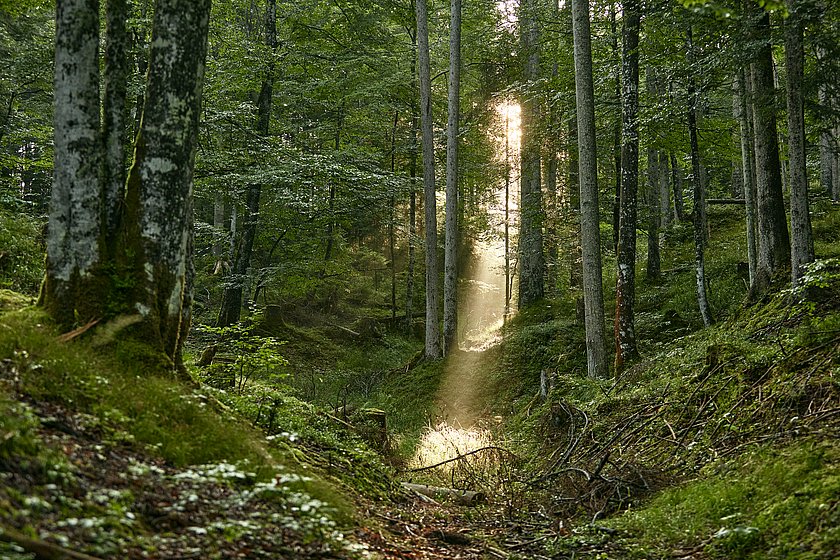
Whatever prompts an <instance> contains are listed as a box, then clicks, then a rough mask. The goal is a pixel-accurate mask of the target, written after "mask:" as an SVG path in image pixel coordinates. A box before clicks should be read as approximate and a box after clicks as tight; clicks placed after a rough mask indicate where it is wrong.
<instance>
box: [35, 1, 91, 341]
mask: <svg viewBox="0 0 840 560" xmlns="http://www.w3.org/2000/svg"><path fill="white" fill-rule="evenodd" d="M55 21H56V30H55V90H54V91H55V93H54V99H55V113H54V124H55V156H54V158H55V159H54V161H55V164H54V167H53V186H52V196H51V199H50V211H49V213H50V218H49V229H48V232H47V263H46V278H45V280H44V285H43V287H42V292H41V303H42V304H43V305H44V307H45V309H46V310H47V311H48V312H49V313H50V314H51V315H52V317H53V318H54V319H55V320H56V322H57V323H58V324H59V325H60V326H61V327H63V328H68V327H70V326H72V325H73V324H74V323H75V322H76V321H77V320H79V321H82V322H87V321H89V320H90V319H93V318H96V317H101V313H102V306H101V305H100V303H102V302H101V301H100V297H99V291H100V290H101V288H102V286H100V285H99V284H98V280H99V278H98V275H97V274H96V267H97V266H98V265H99V264H100V259H101V251H102V245H101V243H100V242H101V237H100V233H101V230H102V216H101V213H100V212H101V208H102V202H101V196H100V195H101V190H100V184H101V183H100V175H99V174H100V169H101V168H100V165H101V161H102V156H101V151H100V132H99V2H98V0H59V1H58V2H57V4H56V19H55Z"/></svg>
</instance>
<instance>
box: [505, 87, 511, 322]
mask: <svg viewBox="0 0 840 560" xmlns="http://www.w3.org/2000/svg"><path fill="white" fill-rule="evenodd" d="M510 167H511V166H510V103H506V106H505V320H507V317H508V315H510V298H511V271H510Z"/></svg>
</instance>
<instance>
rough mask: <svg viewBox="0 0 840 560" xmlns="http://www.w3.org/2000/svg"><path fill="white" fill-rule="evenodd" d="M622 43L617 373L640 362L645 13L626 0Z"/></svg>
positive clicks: (616, 311)
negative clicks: (637, 315)
mask: <svg viewBox="0 0 840 560" xmlns="http://www.w3.org/2000/svg"><path fill="white" fill-rule="evenodd" d="M622 26H623V33H622V35H623V41H622V58H621V61H622V62H621V67H622V78H623V80H622V95H621V109H622V123H623V124H622V130H623V133H622V135H621V138H622V143H621V204H620V207H621V215H620V219H619V235H618V254H617V255H616V256H617V259H618V271H617V280H616V292H615V371H616V374H618V373H621V371H622V370H623V369H624V367H625V366H626V364H627V363H629V362H631V361H633V360H635V359H636V358H638V355H639V351H638V349H637V347H636V329H635V325H634V311H633V305H634V303H635V299H636V225H637V201H636V195H637V191H638V187H639V124H638V115H639V30H640V27H641V9H640V6H639V3H638V2H637V1H636V0H625V2H624V15H623V23H622Z"/></svg>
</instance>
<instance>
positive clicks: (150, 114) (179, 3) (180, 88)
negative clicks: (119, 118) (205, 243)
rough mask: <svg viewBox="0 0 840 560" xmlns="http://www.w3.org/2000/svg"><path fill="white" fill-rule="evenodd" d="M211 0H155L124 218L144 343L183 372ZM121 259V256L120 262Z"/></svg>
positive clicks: (127, 255) (134, 300)
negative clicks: (195, 167)
mask: <svg viewBox="0 0 840 560" xmlns="http://www.w3.org/2000/svg"><path fill="white" fill-rule="evenodd" d="M209 17H210V0H158V2H157V7H156V9H155V19H154V27H153V37H152V42H151V47H150V49H151V50H150V53H149V77H148V87H147V89H146V97H145V106H144V109H143V121H142V126H141V129H140V133H139V134H138V137H137V141H136V144H135V150H134V165H133V166H132V168H131V171H130V172H129V179H128V183H127V189H126V207H125V208H126V214H125V217H124V219H123V222H122V228H121V236H122V240H123V241H122V242H121V244H120V249H121V250H122V252H123V253H122V257H121V258H122V259H124V261H123V263H122V266H120V267H119V268H122V267H126V268H129V269H130V270H131V276H132V278H134V279H135V280H137V285H136V286H135V287H134V290H133V297H130V298H129V301H128V302H129V303H131V304H132V306H133V308H134V310H135V311H136V312H139V314H140V316H141V317H142V319H143V320H142V323H141V326H140V332H142V333H143V334H142V336H143V338H145V339H146V340H147V342H149V343H151V344H152V345H153V346H154V347H157V348H159V349H161V350H162V351H163V352H164V354H165V355H166V356H168V357H169V358H170V359H172V360H173V362H174V364H175V365H176V366H178V367H179V369H180V370H181V372H182V374H183V375H186V374H185V373H184V371H183V369H182V364H181V349H182V347H183V343H184V340H185V338H186V334H187V331H188V329H189V324H190V319H191V315H190V309H191V304H192V291H191V287H192V277H193V268H192V248H193V222H192V220H193V205H192V187H193V165H194V161H195V148H196V144H197V137H198V119H199V112H200V107H201V93H202V86H203V81H204V59H205V55H206V53H207V31H208V21H209ZM118 265H120V263H118Z"/></svg>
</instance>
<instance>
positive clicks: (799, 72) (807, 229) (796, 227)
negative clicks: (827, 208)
mask: <svg viewBox="0 0 840 560" xmlns="http://www.w3.org/2000/svg"><path fill="white" fill-rule="evenodd" d="M787 7H788V12H789V14H790V15H789V16H788V19H787V20H785V66H786V73H787V108H788V154H789V155H788V157H789V159H790V231H791V271H792V273H791V280H792V283H793V285H794V286H796V285H797V283H798V282H799V280H800V279H801V277H802V274H803V273H804V265H806V264H808V263H810V262H812V261H813V260H814V238H813V236H812V235H811V217H810V214H809V211H808V177H807V172H806V169H805V110H804V101H803V95H802V82H803V81H804V76H805V51H804V48H803V38H802V14H801V13H799V10H800V9H801V7H802V3H801V1H799V0H787Z"/></svg>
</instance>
